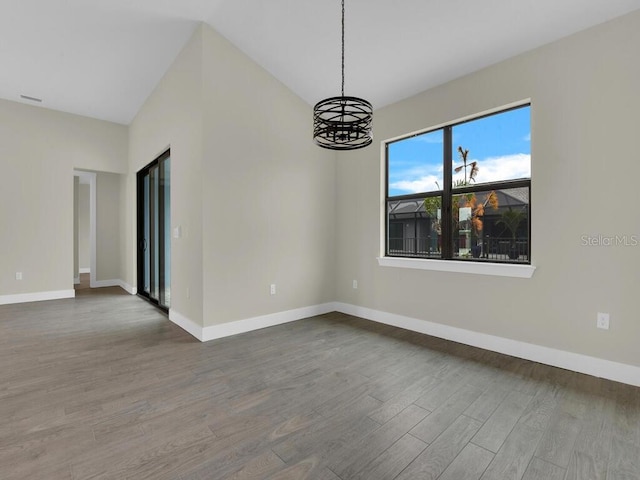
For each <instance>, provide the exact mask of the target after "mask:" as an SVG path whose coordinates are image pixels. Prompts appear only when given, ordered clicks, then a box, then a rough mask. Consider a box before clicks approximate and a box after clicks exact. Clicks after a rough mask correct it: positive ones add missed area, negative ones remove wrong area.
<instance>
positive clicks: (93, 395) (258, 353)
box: [0, 288, 640, 480]
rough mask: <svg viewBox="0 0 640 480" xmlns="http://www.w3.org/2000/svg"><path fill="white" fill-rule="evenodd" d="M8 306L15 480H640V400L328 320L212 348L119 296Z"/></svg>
mask: <svg viewBox="0 0 640 480" xmlns="http://www.w3.org/2000/svg"><path fill="white" fill-rule="evenodd" d="M77 293H78V296H77V297H76V299H73V300H59V301H51V302H39V303H32V304H23V305H9V306H1V307H0V378H1V380H2V381H1V382H0V478H2V479H3V480H13V479H20V480H24V479H35V480H38V479H46V480H57V479H63V480H69V479H71V480H80V479H82V480H84V479H118V480H122V479H125V480H126V479H136V480H138V479H154V480H178V479H179V480H197V479H227V478H228V479H271V480H274V479H279V480H285V479H316V480H347V479H349V480H350V479H362V480H375V479H381V480H392V479H398V480H409V479H411V480H416V479H439V480H472V479H482V480H508V479H514V480H536V479H539V480H562V479H567V480H590V479H594V480H600V479H602V480H639V479H640V389H638V388H633V387H629V386H625V385H621V384H617V383H613V382H609V381H604V380H600V379H596V378H593V377H588V376H585V375H580V374H576V373H571V372H567V371H564V370H560V369H555V368H551V367H547V366H543V365H540V364H536V363H532V362H528V361H523V360H518V359H514V358H511V357H506V356H503V355H498V354H494V353H490V352H486V351H483V350H479V349H475V348H470V347H465V346H462V345H459V344H455V343H451V342H447V341H443V340H439V339H435V338H432V337H428V336H425V335H419V334H416V333H412V332H408V331H405V330H400V329H397V328H392V327H387V326H382V325H377V324H374V323H371V322H368V321H365V320H362V319H357V318H354V317H349V316H346V315H343V314H338V313H334V314H327V315H322V316H318V317H314V318H310V319H307V320H303V321H299V322H295V323H291V324H286V325H281V326H278V327H273V328H269V329H265V330H261V331H256V332H251V333H248V334H244V335H238V336H235V337H230V338H226V339H221V340H216V341H212V342H208V343H204V344H202V343H200V342H198V341H196V340H195V339H193V338H192V337H191V336H190V335H188V334H187V333H185V332H184V331H182V330H181V329H180V328H178V327H176V326H175V325H173V324H172V323H170V322H169V321H168V320H167V318H166V317H165V316H164V315H162V314H161V313H160V312H158V311H157V310H156V309H154V308H153V307H151V306H150V305H148V304H147V303H146V302H144V301H142V300H140V299H139V298H137V297H132V296H129V295H126V294H123V292H122V291H121V290H120V289H118V288H108V289H98V290H97V291H96V290H83V291H80V290H79V291H78V292H77Z"/></svg>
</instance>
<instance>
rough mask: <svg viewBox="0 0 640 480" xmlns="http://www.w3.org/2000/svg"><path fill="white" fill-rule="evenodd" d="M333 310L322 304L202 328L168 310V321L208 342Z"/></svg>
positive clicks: (333, 307) (333, 306)
mask: <svg viewBox="0 0 640 480" xmlns="http://www.w3.org/2000/svg"><path fill="white" fill-rule="evenodd" d="M335 310H336V308H335V304H333V303H323V304H321V305H313V306H311V307H302V308H296V309H293V310H286V311H284V312H277V313H271V314H269V315H261V316H259V317H253V318H245V319H243V320H237V321H234V322H227V323H221V324H219V325H212V326H209V327H204V328H203V327H201V326H200V325H198V324H197V323H195V322H194V321H193V320H191V319H189V318H187V317H185V316H184V315H182V314H181V313H179V312H177V311H175V310H173V309H170V310H169V320H171V321H172V322H173V323H175V324H176V325H178V326H179V327H180V328H182V329H183V330H185V331H187V332H188V333H190V334H191V335H193V336H194V337H196V338H197V339H198V340H200V341H201V342H208V341H209V340H215V339H217V338H224V337H230V336H231V335H238V334H240V333H247V332H251V331H253V330H260V329H262V328H267V327H274V326H276V325H282V324H283V323H289V322H295V321H296V320H301V319H303V318H308V317H313V316H315V315H322V314H325V313H329V312H334V311H335Z"/></svg>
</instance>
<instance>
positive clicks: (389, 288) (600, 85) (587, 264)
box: [336, 13, 640, 365]
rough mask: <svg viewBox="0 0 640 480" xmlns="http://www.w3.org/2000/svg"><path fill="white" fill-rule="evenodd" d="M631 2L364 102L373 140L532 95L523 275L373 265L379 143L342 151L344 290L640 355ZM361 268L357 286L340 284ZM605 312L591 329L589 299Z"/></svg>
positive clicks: (436, 316)
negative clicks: (494, 59) (514, 50)
mask: <svg viewBox="0 0 640 480" xmlns="http://www.w3.org/2000/svg"><path fill="white" fill-rule="evenodd" d="M638 45H640V13H634V14H631V15H627V16H625V17H622V18H620V19H617V20H614V21H612V22H609V23H607V24H604V25H601V26H598V27H596V28H593V29H591V30H588V31H585V32H582V33H579V34H577V35H574V36H572V37H569V38H566V39H564V40H561V41H559V42H556V43H553V44H550V45H547V46H545V47H543V48H539V49H537V50H534V51H532V52H529V53H527V54H524V55H521V56H518V57H516V58H513V59H511V60H508V61H505V62H502V63H500V64H497V65H494V66H492V67H490V68H487V69H485V70H482V71H480V72H477V73H474V74H472V75H469V76H466V77H464V78H461V79H459V80H456V81H453V82H450V83H447V84H445V85H442V86H440V87H438V88H434V89H432V90H429V91H426V92H424V93H422V94H420V95H417V96H415V97H412V98H409V99H407V100H405V101H402V102H399V103H397V104H394V105H391V106H389V107H387V108H383V109H380V110H378V111H376V112H375V117H374V122H375V124H374V132H375V138H376V141H381V140H384V139H386V138H391V137H395V136H398V135H402V134H404V133H408V132H412V131H416V130H420V129H425V128H427V127H430V126H433V125H438V124H442V123H445V122H449V121H453V120H456V119H459V118H461V117H464V116H468V115H471V114H474V113H477V112H483V111H486V110H489V109H493V108H496V107H499V106H501V105H506V104H508V103H511V102H515V101H520V100H523V99H527V98H531V105H532V107H531V111H532V146H531V147H532V195H531V196H532V207H531V208H532V263H533V264H534V265H535V266H537V271H536V273H535V275H534V276H533V278H532V279H512V278H500V277H485V276H476V275H470V274H453V273H443V272H431V271H420V270H408V269H398V268H390V267H380V266H378V264H377V261H376V257H377V256H379V255H380V235H381V225H380V209H381V205H382V204H381V193H380V192H381V180H382V179H381V168H380V167H381V159H380V157H381V155H380V149H379V148H378V147H377V146H373V147H370V148H367V149H365V150H362V151H357V152H349V153H344V154H341V155H340V156H339V159H338V170H337V204H338V209H337V233H338V248H337V258H338V274H337V277H336V286H337V298H338V300H339V301H341V302H345V303H349V304H354V305H359V306H363V307H368V308H371V309H375V310H379V311H383V312H391V313H395V314H399V315H404V316H408V317H411V318H416V319H423V320H428V321H431V322H437V323H441V324H445V325H448V326H453V327H459V328H463V329H466V330H471V331H474V332H482V333H487V334H491V335H496V336H500V337H505V338H508V339H514V340H519V341H523V342H529V343H533V344H537V345H543V346H547V347H551V348H554V349H559V350H564V351H568V352H575V353H580V354H584V355H588V356H593V357H598V358H601V359H607V360H612V361H617V362H621V363H626V364H630V365H640V350H639V349H638V339H639V338H640V322H638V307H637V302H636V296H637V289H638V285H640V273H639V272H640V269H639V268H638V266H639V265H640V246H629V247H623V246H617V247H605V246H602V247H586V246H583V244H582V237H583V235H605V236H609V235H629V236H631V235H639V236H638V238H639V239H640V221H639V218H640V217H639V215H638V213H637V208H636V207H637V205H638V204H639V201H640V193H639V190H638V188H637V175H636V173H635V172H636V170H637V161H638V158H637V157H638V155H637V153H636V152H635V150H634V149H635V144H634V139H635V136H636V135H637V131H638V112H639V111H640V95H638V85H640V63H639V62H638V61H637V53H638ZM352 279H357V280H358V281H359V288H358V290H353V289H352V287H351V282H352ZM598 311H601V312H609V313H610V314H611V329H610V330H609V331H602V330H597V329H596V327H595V324H596V312H598Z"/></svg>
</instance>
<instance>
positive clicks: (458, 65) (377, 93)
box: [0, 0, 640, 124]
mask: <svg viewBox="0 0 640 480" xmlns="http://www.w3.org/2000/svg"><path fill="white" fill-rule="evenodd" d="M0 6H1V10H0V12H1V14H0V71H1V72H2V73H1V74H0V97H2V98H6V99H8V100H15V101H23V102H25V103H30V104H34V103H33V102H30V101H25V100H21V98H20V95H21V94H22V95H28V96H31V97H37V98H41V99H43V102H42V103H40V104H37V105H41V106H43V107H47V108H52V109H55V110H61V111H66V112H72V113H77V114H80V115H86V116H89V117H94V118H99V119H104V120H110V121H114V122H118V123H122V124H128V123H130V122H131V120H132V119H133V117H134V116H135V114H136V112H137V111H138V110H139V108H140V107H141V105H142V104H143V103H144V101H145V99H146V98H147V96H148V95H149V94H150V93H151V91H152V90H153V88H154V87H155V86H156V85H157V83H158V81H159V80H160V78H161V77H162V75H163V74H164V72H165V71H166V70H167V68H168V67H169V66H170V65H171V62H172V61H173V60H174V59H175V57H176V56H177V54H178V53H179V52H180V50H181V49H182V47H183V46H184V45H185V44H186V42H187V41H188V40H189V37H190V36H191V34H192V32H193V31H194V29H195V28H196V27H197V25H198V23H199V22H201V21H202V22H207V23H209V24H210V25H211V26H213V27H214V28H215V29H216V30H218V31H219V32H220V33H221V34H222V35H224V36H225V37H227V38H228V39H229V40H230V41H231V42H232V43H234V44H235V45H236V46H237V47H239V48H240V49H241V50H243V51H244V52H245V53H247V54H248V55H249V56H250V57H252V58H253V59H254V60H255V61H256V62H257V63H258V64H260V65H262V66H263V67H264V68H266V69H267V70H268V71H270V72H271V73H272V74H273V75H274V76H276V77H277V78H279V79H280V80H281V81H282V82H283V83H284V84H285V85H287V86H288V87H289V88H291V90H293V91H294V92H296V93H297V94H298V95H299V96H300V97H302V98H303V99H304V100H305V101H307V102H308V103H309V104H311V105H313V104H314V103H315V102H317V101H318V100H320V99H322V98H324V97H328V96H334V95H339V94H340V2H339V0H0ZM636 9H640V0H517V1H516V0H346V72H345V74H346V86H345V94H347V95H356V96H360V97H363V98H366V99H367V100H369V101H371V102H372V103H373V105H374V107H375V108H379V107H382V106H384V105H387V104H389V103H392V102H395V101H397V100H400V99H402V98H406V97H408V96H411V95H413V94H415V93H418V92H420V91H423V90H426V89H428V88H430V87H433V86H435V85H439V84H441V83H444V82H446V81H448V80H451V79H453V78H457V77H459V76H461V75H464V74H466V73H470V72H472V71H475V70H478V69H480V68H483V67H485V66H487V65H490V64H493V63H496V62H498V61H500V60H503V59H505V58H509V57H511V56H514V55H517V54H519V53H521V52H524V51H527V50H531V49H533V48H535V47H537V46H540V45H543V44H545V43H549V42H551V41H553V40H556V39H558V38H561V37H564V36H567V35H570V34H571V33H574V32H577V31H579V30H583V29H585V28H588V27H590V26H593V25H596V24H598V23H602V22H605V21H607V20H610V19H612V18H614V17H617V16H620V15H623V14H625V13H628V12H630V11H632V10H636Z"/></svg>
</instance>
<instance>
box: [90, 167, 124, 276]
mask: <svg viewBox="0 0 640 480" xmlns="http://www.w3.org/2000/svg"><path fill="white" fill-rule="evenodd" d="M121 176H122V175H119V174H115V173H105V172H97V174H96V280H97V281H98V282H100V281H103V282H104V281H118V280H121V279H122V277H123V274H122V272H121V270H120V257H121V252H120V237H121V236H122V232H121V211H120V197H121V191H120V177H121Z"/></svg>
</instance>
